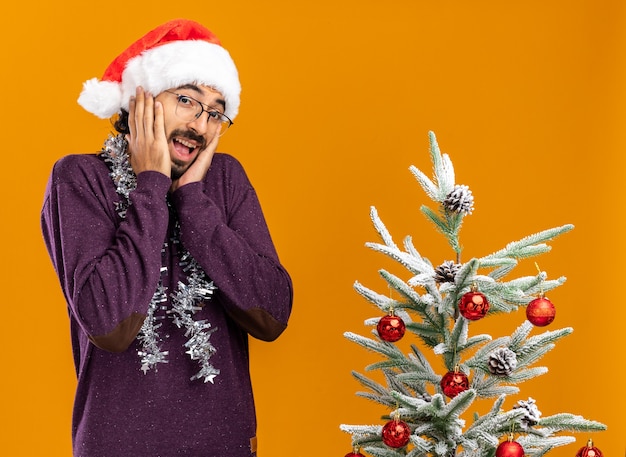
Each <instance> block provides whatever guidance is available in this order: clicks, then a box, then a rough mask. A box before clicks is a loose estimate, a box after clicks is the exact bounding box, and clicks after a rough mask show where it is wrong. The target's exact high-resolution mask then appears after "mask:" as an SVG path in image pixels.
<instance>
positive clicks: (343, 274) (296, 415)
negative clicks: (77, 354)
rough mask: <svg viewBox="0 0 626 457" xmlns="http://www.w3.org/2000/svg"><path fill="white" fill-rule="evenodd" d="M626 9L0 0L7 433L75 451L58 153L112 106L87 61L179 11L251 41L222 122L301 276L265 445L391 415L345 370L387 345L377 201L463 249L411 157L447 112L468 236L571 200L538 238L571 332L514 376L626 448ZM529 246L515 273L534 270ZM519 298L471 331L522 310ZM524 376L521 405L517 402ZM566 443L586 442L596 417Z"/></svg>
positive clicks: (96, 131)
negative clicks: (361, 289) (55, 218)
mask: <svg viewBox="0 0 626 457" xmlns="http://www.w3.org/2000/svg"><path fill="white" fill-rule="evenodd" d="M625 14H626V11H625V9H624V2H622V1H621V0H606V1H602V0H558V1H557V0H553V1H549V2H546V1H544V0H530V1H524V2H521V1H512V2H501V1H495V0H494V1H473V2H466V1H444V2H436V1H423V0H396V1H391V2H378V1H371V0H359V1H357V0H344V1H337V0H333V1H329V0H319V1H315V2H297V1H293V0H290V1H286V0H282V1H281V0H268V1H259V2H257V1H252V0H250V1H246V2H244V1H237V0H233V1H230V2H217V3H212V2H202V3H193V4H184V5H180V4H179V5H176V4H172V3H169V2H146V1H135V2H124V3H122V4H117V5H116V4H114V3H104V2H100V3H88V2H75V3H72V2H63V1H61V2H41V3H39V2H28V1H25V2H21V3H19V4H14V5H13V10H12V11H10V12H7V11H4V12H3V21H2V22H3V27H2V28H1V29H0V34H1V38H2V39H1V43H2V59H3V71H2V72H0V78H2V88H3V91H2V96H1V99H2V100H3V103H2V110H1V114H0V115H1V116H2V125H3V127H4V138H5V139H4V144H5V146H4V148H3V149H2V150H3V161H4V172H3V176H4V179H5V182H6V186H5V198H4V199H2V203H1V205H2V207H1V214H2V222H3V224H2V225H3V227H4V236H5V248H4V254H3V261H2V265H1V268H2V274H1V275H0V278H1V280H2V290H3V292H4V299H3V300H2V321H3V324H4V325H3V330H2V331H1V332H0V348H2V356H3V361H2V365H1V366H2V376H1V378H0V392H2V406H1V407H0V411H1V412H0V415H1V418H0V421H1V422H0V455H6V456H8V457H17V456H20V457H21V456H26V457H30V456H44V455H45V456H69V455H70V413H71V403H72V397H73V388H74V384H75V380H74V372H73V366H72V362H71V354H70V344H69V330H68V324H67V315H66V310H65V305H64V301H63V297H62V295H61V292H60V289H59V287H58V283H57V280H56V277H55V276H54V273H53V270H52V267H51V265H50V262H49V260H48V258H47V255H46V253H45V249H44V245H43V242H42V239H41V235H40V232H39V209H40V206H41V199H42V194H43V190H44V186H45V183H46V179H47V176H48V173H49V171H50V168H51V166H52V164H53V163H54V161H55V160H57V159H58V158H60V157H61V156H63V155H65V154H68V153H80V152H91V151H95V150H98V149H99V148H100V146H101V144H102V141H103V140H104V137H105V136H106V134H107V133H108V131H109V130H110V127H109V125H108V123H107V122H106V121H101V120H98V119H96V118H95V117H93V116H91V115H89V114H88V113H86V112H85V111H83V110H82V109H81V108H80V107H79V106H78V105H77V104H76V102H75V100H76V97H77V96H78V93H79V91H80V87H81V84H82V82H83V81H84V80H86V79H88V78H91V77H93V76H100V75H101V74H102V71H103V70H104V68H105V66H106V65H107V64H108V63H109V62H110V60H111V59H112V58H113V57H115V56H116V55H117V53H119V52H120V51H121V50H123V49H124V47H125V46H127V45H128V44H129V43H130V42H131V41H132V40H134V39H136V38H137V37H138V36H139V35H141V34H142V33H144V32H146V31H147V30H149V29H150V28H152V27H154V26H156V25H157V24H159V23H161V22H164V21H165V20H167V19H170V18H172V17H176V16H187V17H190V18H193V19H196V20H198V21H200V22H203V23H205V24H206V25H207V26H208V27H209V28H211V29H213V30H214V31H215V32H216V33H217V34H218V36H220V38H221V39H222V41H223V43H224V44H225V46H226V47H227V48H228V49H229V50H230V52H231V54H232V55H233V57H234V59H235V61H236V62H237V64H238V67H239V70H240V74H241V80H242V84H243V93H242V107H241V113H240V115H239V117H238V118H237V120H236V125H235V127H234V128H233V130H232V131H231V132H229V133H228V135H227V136H226V137H224V139H223V143H222V145H221V146H222V147H221V149H222V150H225V151H228V152H230V153H233V154H235V155H236V156H238V157H239V158H240V160H241V161H242V162H243V163H244V165H245V166H246V168H247V170H248V173H249V175H250V177H251V179H252V181H253V183H254V184H255V186H256V188H257V190H258V192H259V194H260V197H261V201H262V204H263V207H264V210H265V213H266V217H267V219H268V222H269V225H270V227H271V229H272V233H273V237H274V241H275V243H276V245H277V248H278V251H279V254H280V256H281V258H282V260H283V262H284V263H285V265H286V266H287V267H288V269H289V270H290V272H291V274H292V276H293V280H294V283H295V304H294V312H293V318H292V320H291V324H290V326H289V328H288V330H287V331H286V333H285V334H284V335H283V336H282V337H281V338H280V339H279V340H278V341H277V342H275V343H271V344H267V343H260V342H257V341H254V342H252V356H253V361H252V370H253V376H254V383H255V394H256V398H257V404H258V415H259V446H260V455H261V456H262V457H276V456H298V457H312V456H343V455H345V453H347V452H348V451H349V449H350V448H349V436H348V435H346V434H344V433H342V432H340V431H339V428H338V427H339V424H341V423H354V424H369V423H381V421H380V416H381V415H382V414H384V413H386V412H387V411H384V410H381V408H379V407H378V406H377V405H374V404H372V403H369V402H367V401H365V400H362V399H359V398H357V397H356V396H355V392H356V391H358V390H360V386H359V385H358V384H357V383H356V382H355V381H354V380H353V379H352V377H351V375H350V372H351V370H358V371H363V368H364V367H365V365H366V364H367V363H369V362H371V361H372V360H377V359H376V358H374V357H373V356H372V355H371V354H367V353H365V351H364V350H363V349H361V348H359V347H358V346H355V345H352V344H350V343H348V342H347V341H346V340H345V339H344V338H343V336H342V335H343V332H344V331H348V330H350V331H355V332H358V333H361V334H367V332H368V331H369V329H366V328H365V327H364V326H363V325H362V323H363V320H364V319H366V318H369V317H374V316H377V315H378V313H377V312H376V310H374V309H373V308H372V307H370V306H369V305H368V304H367V303H366V302H365V301H364V300H363V299H362V298H361V297H360V296H358V295H357V294H356V292H354V291H353V289H352V284H353V282H354V281H355V280H359V281H360V282H362V283H364V284H365V285H367V286H369V287H372V288H375V289H377V290H379V291H380V292H381V293H384V292H385V290H386V286H385V285H384V284H383V282H382V280H381V279H379V277H378V274H377V271H378V269H380V268H383V267H385V268H387V267H389V266H390V264H389V262H388V261H386V259H384V258H383V257H381V256H380V255H378V254H375V253H373V252H372V251H369V250H368V249H366V248H365V247H364V243H365V242H366V241H375V240H376V233H375V232H374V230H373V228H372V226H371V223H370V221H369V207H370V205H374V206H376V207H377V209H378V210H379V213H380V215H381V217H382V218H383V221H384V222H385V224H386V225H387V227H388V228H389V230H390V231H391V233H392V235H393V236H394V238H395V239H396V240H397V241H400V240H401V239H402V238H404V236H406V235H412V236H413V238H414V241H415V244H416V246H417V247H418V249H419V250H420V251H421V252H422V254H424V255H425V256H427V257H428V258H429V259H431V261H432V262H433V263H435V264H439V263H441V262H442V261H443V260H445V259H448V258H451V253H450V251H449V249H448V247H447V246H446V245H445V243H444V242H443V241H442V238H441V237H440V236H439V235H438V234H436V233H435V232H434V230H432V228H431V227H430V225H429V224H428V222H427V221H426V220H425V219H424V218H423V217H422V216H421V214H420V213H419V206H420V205H421V204H423V203H428V201H427V200H426V198H425V196H424V194H423V193H422V191H421V189H420V188H419V186H418V185H417V183H416V182H415V181H414V179H413V177H412V176H411V175H410V173H409V171H408V167H409V166H410V165H416V166H417V167H419V168H421V169H422V170H425V171H428V170H429V169H430V162H429V157H428V139H427V132H428V131H429V130H433V131H435V133H436V134H437V137H438V139H439V142H440V145H441V147H442V149H443V151H444V152H447V153H449V154H450V156H451V157H452V160H453V161H454V164H455V168H456V172H457V180H458V182H460V183H463V184H467V185H469V186H470V187H471V189H472V190H473V192H474V196H475V198H476V205H475V206H476V210H475V212H474V214H473V215H472V216H470V217H469V218H468V219H466V222H465V225H464V228H463V232H462V237H461V240H462V242H463V244H464V246H465V251H464V259H465V260H467V259H469V258H470V257H473V256H482V255H485V254H488V253H491V252H493V251H495V250H497V249H500V248H501V247H503V246H504V244H505V243H507V242H509V241H514V240H517V239H519V238H521V237H523V236H525V235H528V234H531V233H534V232H537V231H539V230H543V229H545V228H549V227H553V226H557V225H561V224H565V223H573V224H574V225H575V226H576V229H575V230H574V231H573V232H571V233H569V234H567V235H564V236H563V237H562V238H559V239H558V240H557V241H556V242H555V243H554V250H553V251H552V252H551V253H549V254H547V255H545V256H543V257H540V258H538V259H537V261H538V263H539V264H540V266H541V268H542V269H543V270H546V271H547V272H548V274H549V276H550V277H553V278H554V277H558V276H562V275H563V276H567V278H568V281H567V283H566V284H565V285H564V286H563V287H561V288H559V289H558V290H557V291H555V292H554V293H553V294H551V299H552V300H553V301H554V302H555V304H556V306H557V318H556V320H555V322H554V323H553V324H552V328H557V327H564V326H571V327H573V328H574V333H573V334H572V335H571V336H569V337H568V338H566V339H565V340H563V341H562V342H561V343H559V344H558V345H557V347H556V349H554V351H552V352H551V353H549V354H548V355H547V356H546V357H545V358H544V359H542V361H541V362H542V365H546V366H548V367H549V369H550V371H549V373H548V374H547V375H545V376H543V377H541V378H538V379H536V380H533V381H530V382H528V383H525V384H522V385H521V386H520V387H521V388H522V393H521V397H522V398H527V397H529V396H531V397H533V398H535V399H537V403H538V406H539V409H540V410H541V411H542V412H543V414H544V415H549V414H555V413H557V412H571V413H576V414H581V415H583V416H585V417H587V418H589V419H594V420H598V421H601V422H604V423H606V424H607V425H608V426H609V430H608V431H606V432H603V433H597V434H593V435H591V437H592V438H593V439H594V441H595V443H596V444H597V445H598V446H599V447H600V448H601V449H603V450H604V453H605V455H606V456H607V457H608V456H616V455H621V454H622V453H623V452H624V444H625V443H624V436H626V430H625V428H626V427H624V424H625V420H624V412H625V411H626V409H625V406H626V405H625V400H624V393H623V388H624V382H623V378H622V374H621V373H622V371H623V364H624V352H623V351H624V349H623V337H620V335H623V333H624V332H623V319H624V312H623V303H622V301H623V290H622V289H623V285H622V278H623V277H624V273H625V271H624V262H623V259H624V250H625V249H624V248H625V246H624V241H623V233H624V216H623V214H624V200H622V199H623V198H624V197H625V192H624V188H623V183H624V158H623V157H624V155H625V154H624V153H625V151H626V129H624V126H625V125H626V116H625V108H626V90H625V88H626V78H625V77H626V71H625V70H626V57H625V56H626V36H625V31H626V16H625ZM530 263H531V264H530V265H525V266H521V267H520V270H519V273H520V274H528V273H531V274H532V273H533V272H534V268H535V267H534V265H533V264H532V261H531V262H530ZM522 321H523V315H522V313H516V314H512V315H507V316H502V317H497V318H495V319H493V320H491V321H490V320H489V319H488V320H487V321H486V322H481V323H477V324H476V326H472V327H471V328H470V331H471V332H488V333H491V334H492V335H494V336H501V335H504V334H510V332H511V331H512V330H513V329H514V328H515V327H516V326H517V325H519V324H520V323H521V322H522ZM512 401H513V400H512V399H511V400H508V401H507V404H506V406H507V407H511V406H512ZM576 436H577V442H576V443H575V444H572V445H569V446H567V447H564V448H559V449H557V450H555V451H553V452H552V453H551V454H550V455H553V456H555V457H566V456H574V455H575V453H576V451H577V450H578V448H579V447H580V446H582V445H583V444H584V443H585V441H586V439H587V438H588V436H587V435H586V434H577V435H576Z"/></svg>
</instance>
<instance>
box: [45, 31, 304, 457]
mask: <svg viewBox="0 0 626 457" xmlns="http://www.w3.org/2000/svg"><path fill="white" fill-rule="evenodd" d="M239 93H240V85H239V79H238V74H237V70H236V67H235V65H234V63H233V61H232V59H231V58H230V55H229V54H228V52H227V51H226V50H225V49H224V48H223V47H222V46H221V44H220V42H219V41H218V39H217V38H216V37H215V35H213V34H212V33H211V32H210V31H209V30H207V29H205V28H204V27H203V26H201V25H200V24H197V23H195V22H192V21H187V20H175V21H171V22H168V23H166V24H164V25H162V26H160V27H158V28H156V29H155V30H152V31H151V32H149V33H148V34H147V35H145V36H144V37H142V38H141V39H139V40H138V41H137V42H135V43H134V44H132V45H131V46H130V47H129V48H128V49H127V50H126V51H124V52H123V53H122V54H121V55H120V56H118V57H117V58H116V59H115V60H114V61H113V62H112V63H111V64H110V65H109V67H108V68H107V70H106V71H105V73H104V76H103V78H102V80H100V81H98V80H97V79H95V78H94V79H92V80H90V81H87V82H86V83H85V85H84V87H83V91H82V93H81V96H80V97H79V103H80V104H81V106H83V107H84V108H85V109H86V110H87V111H89V112H91V113H93V114H96V115H97V116H99V117H101V118H109V117H111V116H113V115H116V114H117V115H118V116H119V117H118V118H117V120H116V122H115V128H116V130H117V131H118V132H119V134H118V135H117V136H112V137H110V138H108V139H107V140H106V142H105V145H104V148H103V150H102V151H101V152H100V153H98V154H86V155H70V156H67V157H65V158H63V159H61V160H59V161H58V162H57V163H56V164H55V166H54V169H53V171H52V174H51V177H50V180H49V183H48V187H47V189H46V195H45V201H44V205H43V209H42V229H43V235H44V239H45V242H46V245H47V247H48V251H49V253H50V256H51V259H52V262H53V264H54V267H55V269H56V271H57V274H58V276H59V279H60V282H61V286H62V289H63V292H64V295H65V298H66V300H67V304H68V309H69V316H70V325H71V337H72V347H73V351H74V361H75V365H76V371H77V376H78V387H77V391H76V397H75V404H74V415H73V430H72V437H73V448H74V455H75V456H86V457H98V456H102V457H116V456H125V457H127V456H131V455H132V456H146V457H155V456H162V457H165V456H203V457H212V456H215V457H218V456H219V457H244V456H254V455H256V438H255V434H256V419H255V411H254V402H253V395H252V390H251V384H250V375H249V370H248V335H252V336H253V337H255V338H259V339H261V340H265V341H272V340H274V339H275V338H277V337H278V336H279V335H280V334H281V333H282V331H283V330H284V329H285V328H286V326H287V320H288V318H289V314H290V311H291V305H292V283H291V279H290V277H289V275H288V273H287V272H286V271H285V269H284V268H283V267H282V265H281V264H280V262H279V260H278V256H277V254H276V251H275V249H274V246H273V243H272V240H271V238H270V234H269V232H268V229H267V226H266V223H265V220H264V217H263V214H262V212H261V207H260V205H259V201H258V199H257V196H256V194H255V191H254V189H253V187H252V186H251V184H250V182H249V181H248V179H247V177H246V174H245V172H244V170H243V169H242V167H241V165H240V164H239V162H237V160H236V159H234V158H233V157H232V156H229V155H226V154H220V153H215V149H216V147H217V144H218V141H219V137H220V135H221V134H223V133H224V132H225V131H226V129H228V127H230V125H231V124H232V120H233V119H234V118H235V117H236V115H237V112H238V108H239Z"/></svg>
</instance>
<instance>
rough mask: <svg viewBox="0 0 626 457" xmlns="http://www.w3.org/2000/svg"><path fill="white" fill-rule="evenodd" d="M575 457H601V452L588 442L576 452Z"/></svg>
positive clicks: (591, 442)
mask: <svg viewBox="0 0 626 457" xmlns="http://www.w3.org/2000/svg"><path fill="white" fill-rule="evenodd" d="M576 457H602V451H601V450H600V449H598V448H597V447H595V446H594V445H593V441H591V440H589V441H588V442H587V446H583V447H581V448H580V449H579V450H578V452H577V453H576Z"/></svg>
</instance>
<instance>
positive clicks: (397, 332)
mask: <svg viewBox="0 0 626 457" xmlns="http://www.w3.org/2000/svg"><path fill="white" fill-rule="evenodd" d="M376 330H377V331H378V336H380V338H381V339H382V340H384V341H389V342H390V343H395V342H396V341H398V340H400V339H401V338H402V337H403V336H404V332H405V331H406V325H405V324H404V321H403V320H402V319H401V318H399V317H398V316H396V315H395V314H393V311H392V312H390V313H389V314H388V315H387V316H384V317H381V318H380V320H379V321H378V325H377V326H376Z"/></svg>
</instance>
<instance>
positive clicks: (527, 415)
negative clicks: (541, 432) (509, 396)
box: [513, 397, 541, 429]
mask: <svg viewBox="0 0 626 457" xmlns="http://www.w3.org/2000/svg"><path fill="white" fill-rule="evenodd" d="M513 409H523V410H524V417H522V418H521V419H520V421H521V425H522V427H523V428H524V429H527V428H528V427H532V426H533V425H536V424H537V422H539V418H540V417H541V411H539V409H538V408H537V405H536V404H535V399H534V398H532V397H529V398H528V401H525V400H520V401H518V402H517V405H515V406H513Z"/></svg>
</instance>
